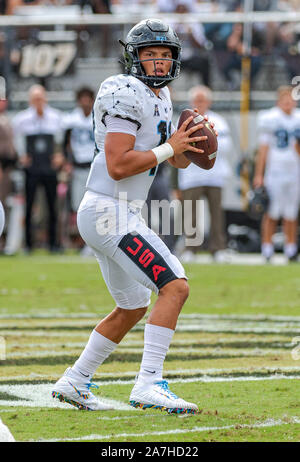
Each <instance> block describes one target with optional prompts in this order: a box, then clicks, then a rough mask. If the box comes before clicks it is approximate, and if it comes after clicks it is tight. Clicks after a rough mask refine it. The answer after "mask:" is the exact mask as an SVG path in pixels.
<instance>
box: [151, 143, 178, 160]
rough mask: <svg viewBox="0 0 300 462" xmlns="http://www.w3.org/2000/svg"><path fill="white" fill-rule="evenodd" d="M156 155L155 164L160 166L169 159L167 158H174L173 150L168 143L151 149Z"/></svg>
mask: <svg viewBox="0 0 300 462" xmlns="http://www.w3.org/2000/svg"><path fill="white" fill-rule="evenodd" d="M151 151H153V152H154V154H155V155H156V159H157V163H158V164H161V163H162V162H163V161H164V160H167V159H169V157H173V156H174V150H173V148H172V146H171V145H170V144H169V143H164V144H161V145H160V146H157V147H156V148H153V149H151Z"/></svg>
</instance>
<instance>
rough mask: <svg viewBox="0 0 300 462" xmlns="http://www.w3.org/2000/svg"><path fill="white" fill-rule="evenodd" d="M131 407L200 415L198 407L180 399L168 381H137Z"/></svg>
mask: <svg viewBox="0 0 300 462" xmlns="http://www.w3.org/2000/svg"><path fill="white" fill-rule="evenodd" d="M129 402H130V405H131V406H133V407H136V408H140V409H161V410H162V411H167V412H168V413H169V414H171V413H174V414H198V412H199V409H198V406H197V405H196V404H194V403H189V402H187V401H185V400H184V399H181V398H178V396H176V395H175V393H173V392H172V391H171V390H170V389H169V386H168V382H167V381H166V380H160V381H159V382H154V383H146V382H142V381H139V380H138V381H137V382H136V383H135V385H134V387H133V389H132V392H131V394H130V398H129Z"/></svg>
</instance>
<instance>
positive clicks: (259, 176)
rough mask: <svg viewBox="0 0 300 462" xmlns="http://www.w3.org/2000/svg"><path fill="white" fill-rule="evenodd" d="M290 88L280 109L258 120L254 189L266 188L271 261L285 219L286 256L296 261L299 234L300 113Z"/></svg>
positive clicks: (266, 247)
mask: <svg viewBox="0 0 300 462" xmlns="http://www.w3.org/2000/svg"><path fill="white" fill-rule="evenodd" d="M292 90H293V89H292V88H291V87H286V86H285V87H280V88H279V89H278V93H277V105H276V106H275V107H273V108H272V109H269V110H268V111H263V112H262V113H261V114H260V116H259V119H258V127H259V131H260V138H259V150H258V155H257V160H256V169H255V177H254V181H253V185H254V187H260V186H263V185H264V186H265V187H266V189H267V193H268V195H269V201H270V203H269V207H268V210H267V212H266V214H265V215H264V217H263V221H262V237H261V240H262V254H263V256H264V257H265V259H266V260H267V261H269V260H270V259H271V257H272V255H273V253H274V245H273V242H272V237H273V235H274V233H275V231H276V226H277V222H278V220H279V219H280V218H282V219H283V231H284V235H285V245H284V253H285V255H286V257H287V258H288V259H289V260H290V261H294V260H296V259H297V251H298V248H297V231H298V213H299V194H300V190H299V189H300V184H299V179H300V173H299V168H300V157H299V156H300V110H299V109H296V101H295V100H294V99H293V96H292Z"/></svg>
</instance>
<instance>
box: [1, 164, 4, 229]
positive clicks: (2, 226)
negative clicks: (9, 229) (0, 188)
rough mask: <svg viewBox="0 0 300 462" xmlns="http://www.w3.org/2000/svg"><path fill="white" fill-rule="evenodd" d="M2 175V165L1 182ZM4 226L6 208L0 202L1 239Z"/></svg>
mask: <svg viewBox="0 0 300 462" xmlns="http://www.w3.org/2000/svg"><path fill="white" fill-rule="evenodd" d="M2 175H3V173H2V168H1V165H0V181H1V177H2ZM4 225H5V214H4V208H3V205H2V202H1V201H0V237H1V234H2V233H3V229H4Z"/></svg>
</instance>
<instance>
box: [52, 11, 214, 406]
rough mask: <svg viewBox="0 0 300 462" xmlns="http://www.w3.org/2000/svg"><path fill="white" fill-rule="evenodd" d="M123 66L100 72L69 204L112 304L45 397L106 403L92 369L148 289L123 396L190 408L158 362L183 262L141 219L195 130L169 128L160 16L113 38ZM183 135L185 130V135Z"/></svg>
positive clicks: (167, 45) (170, 39)
mask: <svg viewBox="0 0 300 462" xmlns="http://www.w3.org/2000/svg"><path fill="white" fill-rule="evenodd" d="M122 45H123V46H124V47H125V50H124V58H125V68H126V74H122V75H116V76H113V77H110V78H108V79H106V80H105V81H104V82H103V83H102V85H101V86H100V90H99V92H98V95H97V97H96V101H95V104H94V133H95V142H96V156H95V159H94V161H93V163H92V166H91V170H90V174H89V177H88V180H87V192H86V194H85V196H84V198H83V200H82V202H81V205H80V207H79V210H78V219H77V222H78V228H79V231H80V234H81V236H82V237H83V239H84V240H85V242H86V243H87V244H88V245H89V246H90V247H91V248H92V249H93V251H94V253H95V256H96V258H97V260H98V263H99V265H100V268H101V271H102V275H103V278H104V280H105V282H106V285H107V287H108V290H109V291H110V293H111V295H112V297H113V298H114V300H115V303H116V308H115V309H114V310H113V311H112V312H111V313H110V314H109V315H108V316H106V317H105V318H104V319H103V320H102V321H101V322H100V323H99V324H98V325H97V326H96V328H95V329H94V331H93V332H92V334H91V336H90V338H89V341H88V343H87V345H86V347H85V349H84V351H83V352H82V354H81V356H80V357H79V359H78V360H77V361H76V362H75V364H74V365H73V367H72V368H68V369H67V370H66V372H65V374H64V376H63V377H62V378H61V379H60V380H59V381H58V382H57V383H56V384H55V386H54V388H53V392H52V396H53V397H55V398H58V399H60V400H61V401H66V402H68V403H71V404H73V405H75V406H77V407H79V408H81V409H91V410H104V409H109V406H108V405H107V404H105V403H103V402H101V401H100V400H99V399H97V398H96V397H95V395H93V394H92V393H91V392H90V387H91V378H92V376H93V374H94V373H95V371H96V369H97V368H98V366H100V364H102V363H103V361H104V360H105V359H106V358H107V357H108V356H109V355H110V354H111V353H112V352H113V351H114V350H115V348H116V347H117V345H118V343H119V342H120V341H121V340H122V338H123V337H124V336H125V335H126V333H127V332H128V331H129V330H130V329H131V328H132V327H133V326H134V325H135V324H136V323H137V322H138V321H140V320H141V319H142V317H143V316H144V315H145V313H146V311H147V307H148V305H149V303H150V296H151V292H155V293H156V294H157V295H158V298H157V300H156V303H155V305H154V307H153V309H152V311H151V313H150V315H149V317H148V319H147V323H146V326H145V334H144V352H143V357H142V362H141V367H140V371H139V374H138V376H137V380H136V383H135V385H134V387H133V389H132V392H131V395H130V404H131V405H132V406H134V407H139V408H144V409H145V408H158V409H163V410H167V411H168V412H175V413H196V412H197V411H198V407H197V405H196V404H194V403H191V402H187V401H185V400H184V399H182V398H179V397H178V396H176V395H175V394H174V393H172V392H171V391H170V390H169V387H168V383H167V381H165V380H164V379H163V376H162V370H163V363H164V359H165V357H166V354H167V351H168V348H169V345H170V342H171V340H172V337H173V334H174V331H175V328H176V323H177V319H178V316H179V313H180V311H181V308H182V306H183V304H184V302H185V300H186V299H187V297H188V293H189V287H188V283H187V277H186V275H185V272H184V269H183V267H182V265H181V263H180V262H179V261H178V259H177V258H176V257H175V256H174V255H172V254H171V253H170V251H169V249H168V247H167V246H166V245H165V244H164V242H163V241H162V240H161V239H160V238H159V237H158V236H157V235H156V234H155V233H154V232H153V231H152V230H151V229H149V228H148V227H147V226H146V224H145V222H144V221H143V219H142V217H141V207H142V206H143V204H144V202H145V200H146V198H147V193H148V190H149V188H150V186H151V184H152V182H153V179H154V177H155V173H156V170H157V166H158V165H159V164H160V163H161V162H163V161H165V160H168V161H169V162H170V164H171V165H173V166H174V167H179V168H185V167H187V166H188V165H189V163H190V162H189V161H188V160H187V159H186V158H185V156H184V155H183V152H184V151H186V150H187V149H190V150H192V151H194V152H198V153H201V152H203V151H201V150H200V149H197V148H196V147H194V146H191V144H190V143H193V142H198V141H200V140H203V139H206V137H195V136H193V133H194V132H195V131H196V130H198V129H199V126H195V127H193V128H191V129H189V130H186V128H187V126H188V124H189V123H190V121H191V120H192V117H190V118H189V119H187V120H186V122H184V123H183V124H182V126H181V127H180V129H179V130H178V131H175V130H174V128H173V126H172V103H171V99H170V93H169V89H168V88H167V85H168V84H169V83H170V82H172V80H174V79H175V78H176V77H177V76H178V75H179V69H180V50H181V45H180V42H179V40H178V37H177V35H176V33H175V32H174V31H173V30H172V28H171V27H169V26H168V25H167V24H165V23H164V22H162V21H160V20H156V19H149V20H144V21H141V22H140V23H138V24H137V25H136V26H135V27H133V28H132V29H131V30H130V31H129V33H128V35H127V39H126V43H122ZM189 137H190V138H189Z"/></svg>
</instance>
